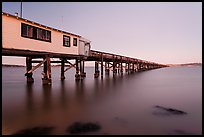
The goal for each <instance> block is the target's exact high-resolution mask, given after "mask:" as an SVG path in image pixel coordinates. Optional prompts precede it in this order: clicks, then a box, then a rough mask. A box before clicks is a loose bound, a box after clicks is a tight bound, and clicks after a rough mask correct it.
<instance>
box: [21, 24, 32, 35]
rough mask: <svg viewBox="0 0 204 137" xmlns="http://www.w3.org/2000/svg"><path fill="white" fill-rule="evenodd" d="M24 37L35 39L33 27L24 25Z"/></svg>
mask: <svg viewBox="0 0 204 137" xmlns="http://www.w3.org/2000/svg"><path fill="white" fill-rule="evenodd" d="M21 34H22V36H24V37H30V38H32V37H33V27H32V26H30V25H26V24H22V33H21Z"/></svg>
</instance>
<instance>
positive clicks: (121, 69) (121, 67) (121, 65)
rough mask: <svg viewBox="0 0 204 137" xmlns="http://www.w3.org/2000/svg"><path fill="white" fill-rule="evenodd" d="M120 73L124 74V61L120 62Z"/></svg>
mask: <svg viewBox="0 0 204 137" xmlns="http://www.w3.org/2000/svg"><path fill="white" fill-rule="evenodd" d="M120 73H121V74H123V63H122V62H121V63H120Z"/></svg>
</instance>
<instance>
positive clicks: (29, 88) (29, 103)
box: [26, 83, 34, 113]
mask: <svg viewBox="0 0 204 137" xmlns="http://www.w3.org/2000/svg"><path fill="white" fill-rule="evenodd" d="M33 84H34V83H27V84H26V108H27V110H28V111H27V112H28V113H32V112H33V111H34V106H33V105H34V102H33Z"/></svg>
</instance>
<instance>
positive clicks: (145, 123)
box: [2, 67, 202, 135]
mask: <svg viewBox="0 0 204 137" xmlns="http://www.w3.org/2000/svg"><path fill="white" fill-rule="evenodd" d="M41 71H42V68H39V69H37V70H36V71H35V72H34V75H33V77H34V80H35V82H34V84H27V83H26V78H25V77H24V73H25V68H24V67H2V74H3V75H2V114H3V115H2V134H13V133H15V132H17V131H18V130H21V129H25V128H32V127H35V126H54V127H55V128H54V130H53V131H52V132H51V134H69V133H67V132H66V128H67V127H68V126H70V125H71V124H73V123H74V122H97V123H99V124H100V125H101V127H102V128H101V130H99V131H97V132H90V133H86V134H136V135H138V134H140V135H143V134H165V135H166V134H167V135H173V134H202V67H167V68H161V69H155V70H150V71H146V72H140V73H135V74H131V75H128V74H125V73H124V74H123V76H120V75H117V76H116V77H115V78H113V77H112V74H110V76H109V77H108V76H104V78H103V80H102V79H101V78H99V79H94V77H93V73H94V68H91V67H87V68H85V72H86V73H87V77H86V78H85V79H84V80H83V81H80V82H76V81H75V78H74V74H75V70H74V69H71V70H69V71H68V72H66V73H65V76H66V79H65V81H63V82H62V81H61V80H60V67H52V85H51V86H49V85H46V86H43V85H42V80H41ZM155 105H160V106H164V107H171V108H175V109H179V110H182V111H185V112H187V113H188V114H187V115H154V112H155V111H157V110H156V109H157V108H155Z"/></svg>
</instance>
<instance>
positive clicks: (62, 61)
mask: <svg viewBox="0 0 204 137" xmlns="http://www.w3.org/2000/svg"><path fill="white" fill-rule="evenodd" d="M64 79H65V76H64V58H62V59H61V80H64Z"/></svg>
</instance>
